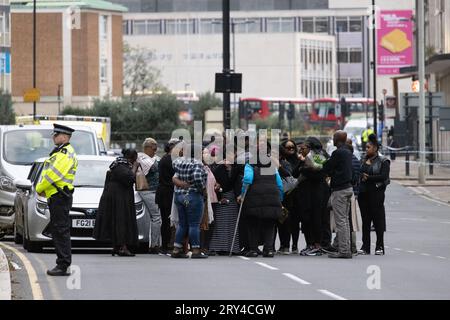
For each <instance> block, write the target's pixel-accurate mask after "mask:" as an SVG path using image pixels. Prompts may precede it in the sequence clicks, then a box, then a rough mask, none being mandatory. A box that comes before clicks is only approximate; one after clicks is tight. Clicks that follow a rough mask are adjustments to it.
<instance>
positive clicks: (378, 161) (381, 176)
mask: <svg viewBox="0 0 450 320" xmlns="http://www.w3.org/2000/svg"><path fill="white" fill-rule="evenodd" d="M379 148H380V146H379V144H378V141H377V137H376V136H375V135H374V134H371V135H370V136H369V141H368V142H367V144H366V157H365V158H364V160H363V162H362V165H361V183H360V186H359V194H358V203H359V208H360V210H361V218H362V241H363V245H362V248H361V250H359V251H358V254H370V227H371V224H372V222H373V224H374V226H375V232H376V235H377V242H376V246H375V254H376V255H384V232H385V231H386V212H385V209H384V196H385V191H386V187H387V185H388V184H389V183H390V180H389V171H390V161H389V159H387V158H385V157H383V156H381V155H380V154H379V153H378V150H379Z"/></svg>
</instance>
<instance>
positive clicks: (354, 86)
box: [350, 80, 362, 94]
mask: <svg viewBox="0 0 450 320" xmlns="http://www.w3.org/2000/svg"><path fill="white" fill-rule="evenodd" d="M350 93H351V94H360V93H362V81H361V80H352V81H351V82H350Z"/></svg>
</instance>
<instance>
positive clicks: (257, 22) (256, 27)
mask: <svg viewBox="0 0 450 320" xmlns="http://www.w3.org/2000/svg"><path fill="white" fill-rule="evenodd" d="M246 23H247V32H248V33H259V32H261V19H248V20H247V22H246Z"/></svg>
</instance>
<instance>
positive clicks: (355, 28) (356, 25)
mask: <svg viewBox="0 0 450 320" xmlns="http://www.w3.org/2000/svg"><path fill="white" fill-rule="evenodd" d="M361 31H362V20H361V18H351V19H350V32H361Z"/></svg>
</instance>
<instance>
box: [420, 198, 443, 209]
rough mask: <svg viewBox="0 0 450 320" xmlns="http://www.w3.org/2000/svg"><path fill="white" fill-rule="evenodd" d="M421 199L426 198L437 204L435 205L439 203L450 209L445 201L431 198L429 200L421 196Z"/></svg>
mask: <svg viewBox="0 0 450 320" xmlns="http://www.w3.org/2000/svg"><path fill="white" fill-rule="evenodd" d="M420 197H421V198H424V199H425V200H429V201H432V202H435V203H437V204H442V205H444V206H447V207H450V204H448V203H445V202H443V201H439V200H435V199H431V198H429V197H426V196H422V195H421V196H420Z"/></svg>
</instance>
